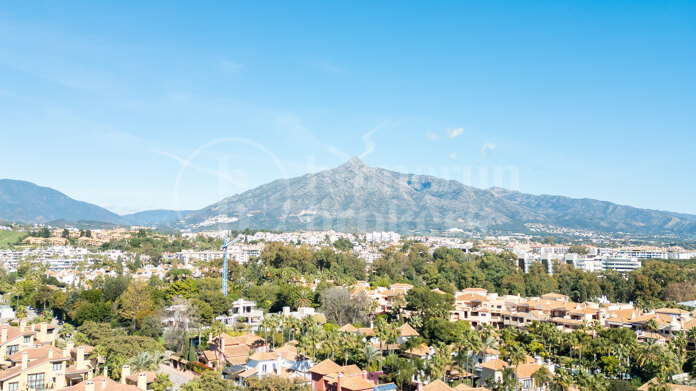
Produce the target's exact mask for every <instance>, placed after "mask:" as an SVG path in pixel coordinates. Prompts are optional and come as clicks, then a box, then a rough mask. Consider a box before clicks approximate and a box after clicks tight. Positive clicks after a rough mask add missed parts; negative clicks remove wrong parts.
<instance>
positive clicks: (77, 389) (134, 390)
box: [60, 376, 141, 391]
mask: <svg viewBox="0 0 696 391" xmlns="http://www.w3.org/2000/svg"><path fill="white" fill-rule="evenodd" d="M89 381H92V382H94V386H95V387H94V389H95V390H100V391H101V390H102V388H101V384H102V383H104V384H105V385H106V387H105V388H103V390H104V391H141V390H140V388H138V387H137V386H134V385H130V384H121V383H119V382H117V381H114V380H111V379H109V378H106V377H104V376H97V377H95V378H94V379H92V380H88V381H83V382H80V383H78V384H76V385H74V386H70V387H67V388H61V389H60V391H85V384H86V383H87V382H89Z"/></svg>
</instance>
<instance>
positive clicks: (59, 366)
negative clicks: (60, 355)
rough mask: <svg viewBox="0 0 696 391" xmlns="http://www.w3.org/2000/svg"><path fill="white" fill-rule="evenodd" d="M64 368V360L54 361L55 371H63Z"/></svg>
mask: <svg viewBox="0 0 696 391" xmlns="http://www.w3.org/2000/svg"><path fill="white" fill-rule="evenodd" d="M62 370H63V363H62V362H54V363H53V371H55V372H57V371H62Z"/></svg>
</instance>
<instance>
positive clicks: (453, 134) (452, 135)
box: [447, 128, 464, 139]
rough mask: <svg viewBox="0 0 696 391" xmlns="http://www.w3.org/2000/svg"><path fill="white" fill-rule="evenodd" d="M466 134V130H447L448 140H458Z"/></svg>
mask: <svg viewBox="0 0 696 391" xmlns="http://www.w3.org/2000/svg"><path fill="white" fill-rule="evenodd" d="M462 133H464V128H454V129H447V138H449V139H453V138H457V137H459V136H461V135H462Z"/></svg>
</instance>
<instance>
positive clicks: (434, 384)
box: [423, 379, 453, 391]
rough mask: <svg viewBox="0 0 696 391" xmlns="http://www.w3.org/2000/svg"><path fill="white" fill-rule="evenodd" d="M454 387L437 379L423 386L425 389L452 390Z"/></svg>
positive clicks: (427, 390) (431, 390)
mask: <svg viewBox="0 0 696 391" xmlns="http://www.w3.org/2000/svg"><path fill="white" fill-rule="evenodd" d="M452 390H453V388H452V387H450V386H448V385H447V384H445V383H444V382H443V381H442V380H440V379H437V380H435V381H432V382H430V383H428V384H426V385H425V386H423V391H452Z"/></svg>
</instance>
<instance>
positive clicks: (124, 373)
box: [121, 365, 130, 384]
mask: <svg viewBox="0 0 696 391" xmlns="http://www.w3.org/2000/svg"><path fill="white" fill-rule="evenodd" d="M128 376H130V365H124V366H122V367H121V384H126V379H127V378H128Z"/></svg>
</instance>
